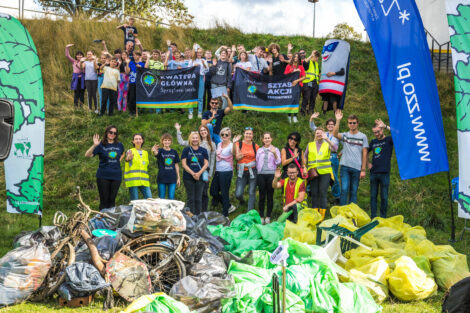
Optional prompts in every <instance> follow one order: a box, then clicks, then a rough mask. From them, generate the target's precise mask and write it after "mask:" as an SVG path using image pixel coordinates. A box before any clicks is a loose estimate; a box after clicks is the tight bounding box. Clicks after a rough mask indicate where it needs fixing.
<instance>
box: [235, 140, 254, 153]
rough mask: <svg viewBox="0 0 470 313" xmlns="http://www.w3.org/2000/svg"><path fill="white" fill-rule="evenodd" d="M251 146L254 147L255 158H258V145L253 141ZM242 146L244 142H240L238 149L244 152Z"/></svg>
mask: <svg viewBox="0 0 470 313" xmlns="http://www.w3.org/2000/svg"><path fill="white" fill-rule="evenodd" d="M251 144H252V145H253V151H254V152H255V157H256V143H255V142H254V141H252V142H251ZM242 145H243V141H242V140H240V141H239V142H238V149H240V151H242Z"/></svg>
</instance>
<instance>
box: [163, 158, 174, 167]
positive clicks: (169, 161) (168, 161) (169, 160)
mask: <svg viewBox="0 0 470 313" xmlns="http://www.w3.org/2000/svg"><path fill="white" fill-rule="evenodd" d="M171 164H173V160H172V159H171V158H166V159H165V165H168V166H169V165H171Z"/></svg>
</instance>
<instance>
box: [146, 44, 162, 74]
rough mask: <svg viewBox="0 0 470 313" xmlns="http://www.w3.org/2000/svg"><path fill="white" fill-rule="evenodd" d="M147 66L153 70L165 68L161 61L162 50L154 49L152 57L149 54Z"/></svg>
mask: <svg viewBox="0 0 470 313" xmlns="http://www.w3.org/2000/svg"><path fill="white" fill-rule="evenodd" d="M145 68H148V69H151V70H160V71H163V70H164V69H165V64H164V63H163V62H162V61H161V52H160V50H157V49H154V50H152V58H150V57H149V56H147V61H146V62H145Z"/></svg>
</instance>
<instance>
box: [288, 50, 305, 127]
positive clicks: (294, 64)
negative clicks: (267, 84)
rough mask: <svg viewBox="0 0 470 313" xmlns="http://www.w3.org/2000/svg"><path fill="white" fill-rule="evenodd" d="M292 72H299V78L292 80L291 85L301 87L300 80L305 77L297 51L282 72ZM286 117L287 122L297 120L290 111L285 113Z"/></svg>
mask: <svg viewBox="0 0 470 313" xmlns="http://www.w3.org/2000/svg"><path fill="white" fill-rule="evenodd" d="M294 72H299V78H298V79H296V80H294V81H293V82H292V86H295V85H297V84H300V87H303V83H302V81H303V80H304V79H305V69H304V66H303V65H302V61H301V60H300V56H299V54H298V53H296V54H294V55H293V56H292V59H291V60H290V62H289V64H288V65H287V66H286V69H285V71H284V74H290V73H294ZM297 104H298V103H297ZM287 119H288V120H289V123H290V122H294V123H297V122H298V120H297V116H296V115H293V114H292V113H288V114H287Z"/></svg>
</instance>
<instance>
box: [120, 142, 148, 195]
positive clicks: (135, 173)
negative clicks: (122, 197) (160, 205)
mask: <svg viewBox="0 0 470 313" xmlns="http://www.w3.org/2000/svg"><path fill="white" fill-rule="evenodd" d="M132 145H133V146H134V148H132V149H130V150H127V153H126V163H125V166H124V182H125V184H126V187H127V188H129V194H130V196H131V201H132V200H137V199H139V191H140V193H141V194H142V197H143V198H144V199H149V198H152V192H151V191H150V178H149V173H148V166H149V154H148V152H147V151H145V150H142V146H143V145H144V137H143V136H142V134H134V136H132Z"/></svg>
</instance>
